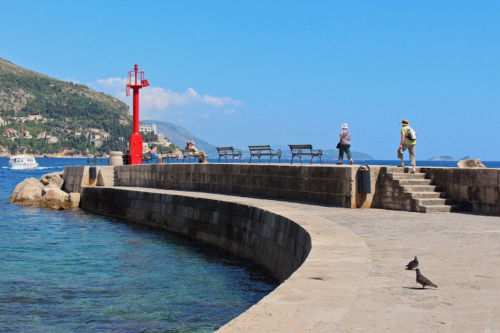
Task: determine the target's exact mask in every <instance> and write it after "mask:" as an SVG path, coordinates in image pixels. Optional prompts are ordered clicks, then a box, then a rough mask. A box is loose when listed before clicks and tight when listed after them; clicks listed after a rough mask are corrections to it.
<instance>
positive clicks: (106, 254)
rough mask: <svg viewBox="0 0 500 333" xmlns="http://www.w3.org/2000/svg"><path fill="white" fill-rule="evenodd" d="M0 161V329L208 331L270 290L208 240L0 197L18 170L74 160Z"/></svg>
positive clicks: (20, 174) (19, 176)
mask: <svg viewBox="0 0 500 333" xmlns="http://www.w3.org/2000/svg"><path fill="white" fill-rule="evenodd" d="M38 162H39V163H40V164H41V168H40V169H37V170H29V171H26V170H24V171H22V170H9V169H7V168H6V166H7V159H5V158H1V159H0V180H1V184H2V191H1V192H0V211H1V212H2V213H1V214H0V262H1V263H2V268H1V274H0V331H2V332H6V331H11V332H212V331H214V330H216V329H217V328H218V327H220V326H222V325H223V324H225V323H227V322H228V321H230V320H231V319H232V318H234V317H236V316H238V315H239V314H240V313H242V312H244V311H245V310H246V309H247V308H249V307H250V306H251V305H253V304H255V303H256V302H258V301H259V300H260V299H261V298H262V297H264V296H265V295H266V294H268V293H269V292H270V291H272V290H273V289H274V288H275V287H276V284H275V282H274V281H273V280H272V279H271V278H270V277H269V276H267V275H266V274H265V273H264V272H263V271H262V270H260V269H259V268H258V267H255V266H254V265H252V264H251V263H248V262H243V261H241V260H239V259H238V258H235V257H234V256H231V255H229V254H227V253H226V252H222V251H220V250H218V249H216V248H214V247H212V246H208V245H203V244H200V243H196V242H193V241H191V240H188V239H186V238H182V237H179V236H175V235H172V234H167V233H163V232H157V231H154V230H151V229H148V228H145V227H140V226H134V225H129V224H125V223H121V222H117V221H113V220H111V219H109V218H104V217H99V216H94V215H91V214H87V213H85V212H82V211H80V210H69V211H52V210H47V209H41V208H36V207H22V206H18V205H9V204H7V202H8V199H9V197H10V195H11V193H12V191H13V189H14V187H15V186H16V185H17V184H18V183H19V182H20V181H22V180H23V179H25V178H28V177H35V178H40V177H41V176H42V175H44V174H46V173H49V172H53V171H60V170H63V167H64V165H67V164H68V165H75V164H82V163H83V162H84V161H82V160H75V159H39V160H38Z"/></svg>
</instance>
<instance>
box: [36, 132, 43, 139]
mask: <svg viewBox="0 0 500 333" xmlns="http://www.w3.org/2000/svg"><path fill="white" fill-rule="evenodd" d="M36 138H37V139H40V140H42V139H45V132H40V133H38V135H37V136H36Z"/></svg>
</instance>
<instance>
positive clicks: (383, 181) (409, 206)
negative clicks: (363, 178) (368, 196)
mask: <svg viewBox="0 0 500 333" xmlns="http://www.w3.org/2000/svg"><path fill="white" fill-rule="evenodd" d="M387 171H388V168H387V167H381V168H379V171H378V177H377V183H376V187H375V199H374V202H373V204H372V207H374V208H383V209H392V210H405V211H409V212H411V211H416V210H417V207H416V204H415V201H414V200H412V198H411V194H410V193H407V192H405V191H404V190H403V188H402V187H400V186H399V184H398V182H397V181H394V180H393V179H392V177H390V176H389V175H388V174H387Z"/></svg>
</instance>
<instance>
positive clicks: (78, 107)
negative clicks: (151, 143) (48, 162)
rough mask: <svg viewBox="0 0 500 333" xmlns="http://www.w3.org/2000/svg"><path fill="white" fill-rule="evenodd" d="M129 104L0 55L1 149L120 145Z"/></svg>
mask: <svg viewBox="0 0 500 333" xmlns="http://www.w3.org/2000/svg"><path fill="white" fill-rule="evenodd" d="M131 123H132V119H131V116H130V112H129V108H128V106H127V105H126V104H125V103H123V102H121V101H120V100H118V99H116V98H114V97H111V96H109V95H106V94H103V93H100V92H96V91H94V90H92V89H90V88H88V87H87V86H84V85H80V84H74V83H71V82H64V81H60V80H56V79H53V78H50V77H48V76H45V75H42V74H39V73H36V72H33V71H30V70H28V69H25V68H22V67H20V66H17V65H15V64H13V63H11V62H9V61H6V60H4V59H2V58H0V146H1V147H0V148H1V149H2V152H3V153H4V154H7V153H11V154H13V153H16V151H19V150H25V151H26V152H27V153H33V154H54V153H66V154H67V155H74V154H83V155H85V154H87V153H96V152H109V151H110V150H122V151H125V149H126V143H127V140H128V135H129V134H130V132H131V126H132V125H131Z"/></svg>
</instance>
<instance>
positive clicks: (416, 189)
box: [401, 185, 439, 193]
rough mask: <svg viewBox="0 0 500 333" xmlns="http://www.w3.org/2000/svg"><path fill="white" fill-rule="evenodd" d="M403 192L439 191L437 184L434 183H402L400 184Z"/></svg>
mask: <svg viewBox="0 0 500 333" xmlns="http://www.w3.org/2000/svg"><path fill="white" fill-rule="evenodd" d="M401 187H402V188H403V189H404V191H405V192H407V193H412V192H437V191H439V186H436V185H402V186H401Z"/></svg>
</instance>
